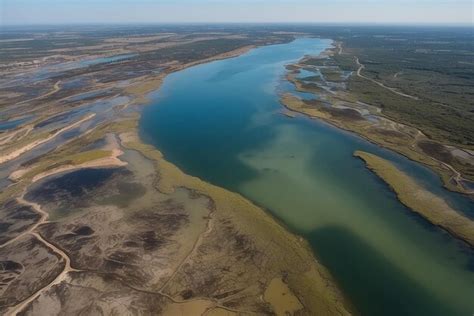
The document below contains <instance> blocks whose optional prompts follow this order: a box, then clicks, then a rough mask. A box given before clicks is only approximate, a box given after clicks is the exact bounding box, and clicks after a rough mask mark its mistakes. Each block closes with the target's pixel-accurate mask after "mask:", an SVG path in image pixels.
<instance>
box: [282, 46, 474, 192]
mask: <svg viewBox="0 0 474 316" xmlns="http://www.w3.org/2000/svg"><path fill="white" fill-rule="evenodd" d="M336 50H337V51H336ZM341 51H342V45H340V44H339V43H336V46H334V45H333V46H331V47H329V48H327V49H326V50H324V51H323V52H321V53H320V54H319V55H318V57H319V58H324V57H327V56H331V55H333V54H336V53H337V54H339V53H340V52H341ZM304 58H305V57H303V58H302V59H300V60H299V61H298V62H296V63H294V64H291V66H293V65H294V66H295V67H297V69H299V68H300V67H301V66H300V65H299V64H300V63H301V61H302V60H304ZM290 73H291V71H290V72H288V73H287V75H286V76H285V79H284V80H286V81H288V82H289V83H291V84H293V85H295V90H296V91H298V92H305V93H312V94H317V93H316V92H311V91H308V90H307V89H306V90H305V89H303V90H301V89H300V81H298V79H297V78H296V77H295V76H290V75H289V74H290ZM328 93H330V92H329V91H328ZM333 93H334V92H333ZM290 98H291V100H290ZM338 100H339V99H338ZM280 103H281V104H282V106H283V107H284V108H285V109H287V110H289V111H292V112H297V113H300V114H302V115H305V116H307V117H309V118H311V119H319V120H321V121H324V122H326V123H328V124H330V125H331V126H333V127H335V128H338V129H341V130H345V131H348V132H351V133H354V134H355V135H357V136H359V137H361V138H363V139H365V140H367V141H369V142H371V143H372V144H375V145H377V146H380V147H382V148H385V149H387V150H391V151H394V152H396V153H398V154H400V155H402V156H404V157H405V158H407V159H409V160H411V161H413V162H417V163H420V164H422V165H423V166H425V167H427V168H429V169H430V170H431V171H432V172H434V173H435V174H436V175H437V176H438V177H439V178H440V180H441V182H442V183H443V186H444V188H446V189H447V190H449V191H452V192H457V193H461V194H464V195H466V196H467V197H468V198H471V197H473V196H474V190H469V189H467V188H465V187H464V186H463V184H462V181H459V180H464V178H463V177H462V174H461V173H460V172H459V171H457V170H456V169H455V168H454V167H453V166H451V165H449V164H447V163H445V162H443V161H439V160H438V159H436V158H434V157H432V156H430V155H428V154H426V153H423V152H420V151H414V152H413V150H412V147H408V146H405V145H403V144H400V145H396V144H393V143H390V142H386V143H384V142H382V141H380V140H377V139H375V138H374V137H369V136H368V135H369V134H364V133H363V132H362V131H361V130H363V127H362V128H360V129H361V130H358V129H357V128H354V126H353V127H351V126H347V123H345V122H344V121H343V120H342V119H338V118H335V117H333V116H331V115H330V114H329V112H323V111H321V110H319V109H318V108H317V107H312V108H310V107H308V106H306V104H305V103H304V101H303V100H302V99H300V98H299V97H297V96H296V95H294V94H293V93H291V92H288V93H283V94H282V95H281V97H280ZM378 116H380V117H381V118H385V119H388V120H390V121H392V122H394V123H395V124H400V125H406V124H404V123H400V122H398V121H396V120H394V119H392V118H390V117H386V116H385V115H384V114H383V113H382V111H380V112H379V114H378ZM406 126H409V127H410V128H413V129H416V130H417V131H419V132H421V131H420V130H419V129H418V128H417V127H416V126H411V125H406ZM421 133H422V132H421ZM422 135H423V136H424V134H423V133H422ZM372 136H373V135H372ZM382 138H383V137H382ZM425 138H426V140H427V141H429V140H430V139H429V138H428V137H426V136H425ZM416 141H417V139H416V138H414V142H416ZM442 145H444V144H442ZM449 145H450V146H452V145H451V144H449ZM412 146H416V145H414V144H413V145H412ZM405 147H406V148H405ZM456 148H458V147H456ZM458 149H460V150H463V148H462V147H459V148H458ZM407 150H408V151H407ZM417 156H419V157H417ZM427 159H429V160H430V161H427ZM451 180H455V182H456V184H453V183H452V182H451ZM468 181H469V180H468Z"/></svg>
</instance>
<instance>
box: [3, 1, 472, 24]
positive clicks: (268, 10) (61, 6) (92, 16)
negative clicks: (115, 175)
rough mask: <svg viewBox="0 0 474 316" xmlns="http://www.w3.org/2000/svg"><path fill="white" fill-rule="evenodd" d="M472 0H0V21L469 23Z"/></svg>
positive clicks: (15, 22)
mask: <svg viewBox="0 0 474 316" xmlns="http://www.w3.org/2000/svg"><path fill="white" fill-rule="evenodd" d="M473 19H474V0H358V1H356V0H0V25H11V24H15V25H31V24H76V23H170V22H178V23H182V22H187V23H192V22H199V23H203V22H212V23H217V22H262V23H265V22H267V23H269V22H311V23H375V24H394V23H396V24H398V23H402V24H470V25H473V23H474V22H473Z"/></svg>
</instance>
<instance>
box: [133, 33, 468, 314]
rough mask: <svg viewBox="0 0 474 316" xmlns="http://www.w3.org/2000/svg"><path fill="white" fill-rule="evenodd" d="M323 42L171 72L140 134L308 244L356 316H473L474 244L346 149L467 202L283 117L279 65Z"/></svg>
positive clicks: (352, 139)
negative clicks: (408, 203) (424, 213)
mask: <svg viewBox="0 0 474 316" xmlns="http://www.w3.org/2000/svg"><path fill="white" fill-rule="evenodd" d="M330 43H331V42H330V41H329V40H321V39H298V40H296V41H294V42H292V43H290V44H283V45H274V46H269V47H261V48H257V49H255V50H252V51H251V52H249V53H247V54H245V55H242V56H240V57H237V58H232V59H227V60H222V61H216V62H212V63H208V64H204V65H199V66H196V67H193V68H189V69H185V70H183V71H180V72H177V73H174V74H171V75H169V76H168V77H167V78H166V80H165V82H164V84H163V85H162V87H161V88H160V90H159V91H158V92H157V93H156V94H155V95H154V102H153V104H152V105H150V106H147V107H145V108H144V111H143V115H142V118H141V121H140V127H141V135H142V137H143V139H144V140H145V141H147V142H150V143H152V144H154V145H156V147H157V148H159V149H160V150H161V151H162V152H163V153H164V155H165V157H166V159H168V160H169V161H171V162H173V163H175V164H176V165H177V166H179V167H180V168H181V169H182V170H183V171H185V172H186V173H188V174H191V175H194V176H198V177H200V178H202V179H204V180H206V181H209V182H211V183H213V184H216V185H219V186H223V187H225V188H228V189H230V190H232V191H236V192H239V193H241V194H242V195H244V196H246V197H247V198H249V199H250V200H252V201H254V202H256V203H257V204H259V205H262V206H264V207H265V208H266V209H268V210H269V212H271V213H272V214H273V215H274V216H276V217H278V218H279V219H280V220H281V221H282V222H283V223H285V224H286V225H287V226H288V228H289V229H291V230H292V231H294V232H296V233H298V234H301V235H302V236H303V237H305V238H306V239H307V240H308V241H309V242H310V244H311V246H312V247H313V249H314V251H315V253H316V255H317V257H318V258H319V259H320V261H321V262H322V263H323V264H324V265H325V266H327V267H328V268H329V270H330V271H331V273H332V274H333V276H334V277H335V279H336V280H337V282H338V283H339V285H340V287H341V288H342V289H343V291H344V292H345V293H346V295H347V296H348V297H349V298H350V299H351V300H352V302H353V303H354V305H355V306H356V308H357V310H358V311H359V312H360V313H361V314H362V315H471V314H472V313H473V312H474V300H473V297H474V295H473V294H474V254H473V251H472V249H470V248H468V247H467V246H466V245H465V244H464V243H462V242H460V241H457V240H455V239H453V238H452V237H451V236H450V235H448V234H447V233H445V232H444V231H442V230H441V229H439V228H437V227H434V226H432V225H431V224H429V223H428V222H426V221H425V220H423V219H422V218H420V217H419V216H417V215H415V214H414V213H413V212H411V211H410V210H408V209H407V208H406V207H404V206H403V205H402V204H400V203H399V201H398V200H397V199H396V197H395V195H394V193H393V192H391V191H390V190H389V188H388V187H387V185H386V184H385V183H383V181H381V180H380V179H379V178H378V177H376V176H375V175H373V174H372V173H371V172H370V171H368V170H367V168H366V167H365V165H364V163H363V162H362V161H360V160H359V159H356V158H354V157H353V152H354V151H355V150H365V151H368V152H372V153H375V154H377V155H380V156H382V157H384V158H387V159H389V160H391V161H393V162H395V163H396V164H397V165H398V166H399V167H400V168H402V169H403V170H405V171H407V172H409V173H410V174H412V175H413V176H415V177H416V178H417V179H419V181H420V183H422V184H423V185H425V186H426V187H427V188H428V189H430V190H432V191H433V192H436V193H437V194H439V195H441V196H443V197H445V198H447V199H448V200H449V203H451V204H452V205H455V206H456V207H457V208H459V209H460V210H461V211H463V212H465V213H466V214H471V215H472V212H473V210H474V204H473V202H472V200H469V199H467V198H465V197H463V196H461V195H458V194H453V193H450V192H448V191H446V190H444V189H443V188H442V186H441V182H440V181H439V178H438V177H437V176H436V175H435V174H433V173H432V172H431V171H429V170H428V169H426V168H424V167H422V166H420V165H418V164H416V163H413V162H411V161H409V160H408V159H406V158H404V157H402V156H400V155H397V154H395V153H392V152H390V151H387V150H384V149H381V148H380V147H378V146H376V145H373V144H371V143H368V142H367V141H365V140H363V139H361V138H359V137H357V136H355V135H354V134H351V133H348V132H344V131H341V130H339V129H336V128H334V127H332V126H329V125H328V124H325V123H323V122H320V121H317V120H311V119H308V118H305V117H303V116H300V117H297V118H288V117H285V116H283V115H281V114H280V113H281V110H282V106H281V105H280V103H279V97H278V92H279V91H280V90H281V86H282V84H281V80H282V79H283V77H284V75H285V68H284V66H285V64H288V63H290V62H293V61H296V60H298V59H299V58H301V57H302V56H304V55H305V54H318V53H319V52H321V51H322V50H324V49H325V48H326V47H328V46H329V45H330ZM285 88H288V86H285Z"/></svg>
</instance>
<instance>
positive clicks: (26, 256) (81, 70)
mask: <svg viewBox="0 0 474 316" xmlns="http://www.w3.org/2000/svg"><path fill="white" fill-rule="evenodd" d="M196 28H197V29H200V32H197V33H195V32H196V29H193V30H192V31H190V30H189V29H188V28H179V27H178V28H173V27H164V26H163V27H162V28H159V30H157V29H155V28H154V27H152V26H150V27H143V28H142V27H137V28H131V29H125V30H124V29H121V28H119V29H115V28H111V29H99V30H98V31H97V32H95V36H94V38H90V37H88V35H87V31H85V32H82V31H81V30H80V28H79V29H78V30H76V31H75V32H77V33H74V34H81V36H83V39H82V40H79V42H77V40H73V41H72V42H71V40H70V39H68V38H65V39H64V38H62V35H57V34H51V35H48V36H43V33H41V32H42V31H41V30H38V31H35V32H37V33H38V34H36V35H35V32H31V34H29V36H37V38H36V40H35V41H32V42H20V43H19V44H18V43H17V44H15V43H13V44H12V43H9V44H7V45H6V46H7V47H6V48H7V49H9V48H12V47H10V46H12V45H19V46H22V47H23V46H28V45H30V44H31V45H33V46H35V47H36V48H38V47H40V48H41V49H32V48H31V47H30V48H27V47H23V48H22V50H20V51H19V52H18V54H15V55H12V54H9V53H8V51H7V50H2V49H1V48H0V56H2V57H3V58H4V59H5V61H6V62H9V64H8V66H7V67H4V68H1V69H0V71H1V72H2V75H3V76H2V79H1V80H0V81H1V82H0V86H1V87H2V91H1V92H0V111H1V114H2V122H4V121H16V120H17V119H20V118H22V117H24V116H23V115H24V114H25V112H26V113H27V114H28V115H30V114H31V115H32V119H31V120H30V121H25V122H23V123H20V124H19V125H17V126H14V127H11V128H10V127H9V128H8V129H7V130H5V131H1V132H0V151H1V154H2V159H3V157H4V156H7V155H8V156H9V157H11V156H10V155H11V153H15V151H16V150H17V149H18V148H20V147H21V148H25V151H23V152H20V153H19V152H16V153H15V155H16V157H14V158H11V159H10V158H9V159H8V161H4V162H3V163H0V177H1V179H0V187H1V188H2V191H1V192H0V202H1V203H0V205H1V208H0V210H1V213H0V215H1V217H0V220H1V224H2V225H1V226H0V227H1V229H2V237H3V243H2V244H1V245H0V255H1V258H2V267H4V274H2V280H3V281H4V282H2V283H4V286H2V288H1V290H2V292H1V296H0V309H1V312H2V313H6V314H27V315H36V314H62V313H63V314H68V315H69V314H72V315H74V314H93V313H103V314H113V313H117V314H127V313H137V314H152V313H153V314H165V315H167V314H168V315H175V314H177V313H184V314H197V315H239V314H240V315H246V314H258V315H275V314H276V315H285V314H287V313H290V314H292V313H293V314H297V315H298V314H302V315H315V314H316V315H319V314H321V315H347V314H363V315H381V314H383V315H400V314H404V315H420V314H430V315H464V314H466V313H469V312H471V311H472V309H473V305H472V299H471V297H470V295H469V294H470V290H471V289H472V288H473V284H474V280H473V274H472V262H473V261H472V260H473V259H472V258H473V253H472V249H470V248H468V247H466V245H465V244H463V243H461V242H459V241H457V240H455V239H453V238H452V236H450V235H449V234H447V233H445V231H443V230H441V229H439V228H438V227H436V226H433V225H431V224H430V223H428V222H427V221H426V220H424V219H422V218H420V217H419V216H415V215H414V214H413V212H411V211H410V210H409V209H407V208H406V207H404V206H403V205H402V204H401V203H400V202H399V201H398V200H397V198H396V196H395V194H394V193H393V192H392V191H391V190H389V188H388V186H387V185H386V184H385V183H383V182H382V181H381V180H380V179H379V178H378V177H377V176H375V175H373V174H372V173H371V172H370V171H368V170H367V169H366V167H365V166H364V164H363V162H362V161H359V160H358V159H356V158H354V157H353V152H354V151H355V150H364V151H367V152H372V153H374V154H377V155H379V156H380V157H383V158H384V159H388V160H390V161H391V163H394V164H395V165H396V166H397V168H400V170H402V171H404V172H407V173H410V174H411V175H413V176H414V177H415V178H416V180H417V182H418V183H419V184H420V185H422V186H423V187H424V188H426V189H428V190H429V191H430V192H433V193H435V194H437V195H439V196H442V197H443V198H445V199H446V201H447V203H448V204H449V205H450V206H451V207H453V208H455V209H456V210H458V211H460V212H462V213H463V214H464V215H465V216H466V217H469V218H472V217H473V216H474V215H473V214H472V209H474V207H473V204H472V201H471V200H469V199H465V197H463V196H462V195H458V194H455V193H452V192H449V191H447V190H445V189H444V188H443V187H442V184H441V182H440V181H439V179H438V177H437V176H436V174H434V173H432V172H430V170H429V169H426V168H424V167H423V166H420V165H419V164H416V163H414V162H412V161H409V160H407V159H406V158H404V157H402V156H400V155H397V154H394V153H393V152H390V151H388V150H385V149H382V148H380V147H378V146H375V145H374V144H370V143H368V142H366V141H365V140H363V139H361V138H358V137H356V136H355V135H353V134H351V133H347V132H344V131H341V130H339V129H336V128H334V127H332V126H328V125H327V124H325V123H323V122H321V121H319V120H310V119H307V118H304V117H302V116H301V115H299V114H295V113H296V112H292V113H291V117H288V116H283V115H281V113H282V110H284V108H283V107H281V104H280V102H279V101H280V99H279V97H280V95H281V93H282V92H283V93H285V92H287V93H291V94H294V95H296V96H298V97H299V98H300V99H301V100H304V101H305V102H309V104H307V105H313V106H323V105H327V104H326V103H325V102H324V100H323V98H322V96H323V94H324V93H330V94H333V92H334V90H337V91H339V90H343V89H344V85H345V80H346V79H347V78H348V76H349V74H348V73H347V72H346V71H342V72H341V75H340V78H339V70H337V69H335V68H331V67H329V68H325V69H323V70H321V71H320V72H315V75H314V76H310V77H314V78H311V79H312V80H314V82H320V81H321V76H326V78H328V79H331V80H332V81H333V82H330V83H329V84H327V85H323V86H322V87H319V86H317V85H315V84H313V83H312V84H310V87H311V91H310V92H309V91H306V92H304V91H297V90H294V87H293V86H292V85H291V84H288V83H289V81H288V79H291V78H288V75H291V71H295V72H296V70H298V66H295V64H297V63H298V61H300V60H301V58H306V57H304V56H305V55H310V57H315V56H317V55H318V54H319V53H320V52H324V51H326V52H327V49H328V48H330V44H331V43H332V41H331V40H329V39H327V40H326V39H316V38H311V36H314V35H315V33H314V32H312V31H310V30H309V29H308V30H306V31H303V30H301V32H296V33H293V32H280V31H278V28H277V29H273V27H271V28H269V29H266V30H263V31H262V30H260V31H258V32H256V31H254V30H252V29H249V28H246V27H244V28H241V27H240V26H232V27H231V26H229V27H228V28H226V29H225V30H226V31H225V32H222V29H221V27H220V26H219V27H217V26H216V27H209V28H208V27H207V26H206V27H203V28H199V27H196ZM137 31H138V33H137ZM150 33H152V34H158V35H157V36H152V35H150ZM295 36H297V37H298V39H296V40H295ZM71 38H75V37H74V36H72V37H71ZM328 38H330V37H328ZM29 43H30V44H29ZM81 43H82V44H84V45H79V44H81ZM272 44H273V45H272ZM63 45H64V47H63ZM78 45H79V46H78ZM267 45H272V46H267ZM52 46H55V47H58V46H59V47H62V48H60V49H61V54H59V55H58V54H56V53H54V52H51V51H50V50H49V49H48V47H52ZM76 46H78V47H77V49H76V48H71V47H76ZM27 52H31V53H27ZM53 53H54V54H53ZM124 55H125V56H127V57H126V58H122V57H123V56H124ZM114 56H116V57H117V58H118V59H116V58H114ZM307 57H308V56H307ZM316 59H317V58H310V60H311V62H315V60H316ZM94 60H96V61H107V62H105V63H104V62H99V63H96V62H92V63H89V62H88V61H94ZM71 64H72V65H74V67H69V66H68V65H71ZM50 66H51V68H49V67H50ZM56 66H57V67H56ZM38 68H40V70H41V69H45V72H43V73H41V71H40V72H39V74H38ZM48 69H55V70H54V71H50V70H48ZM299 71H300V73H299V74H298V78H299V79H307V78H308V77H307V76H308V75H310V74H309V72H312V71H310V70H307V69H304V71H303V70H302V69H301V68H300V70H299ZM306 71H307V72H306ZM295 75H296V74H295ZM316 77H318V78H316ZM305 81H307V80H305ZM306 84H308V83H306ZM297 88H298V87H297ZM183 89H184V90H183ZM298 89H299V88H298ZM299 90H304V89H299ZM315 92H317V93H316V94H315ZM149 93H152V94H151V95H150V94H149ZM318 97H319V98H318ZM145 103H151V104H149V105H146V106H144V105H145ZM356 112H357V113H356ZM88 114H94V116H93V117H90V119H88V120H86V121H80V120H81V119H82V118H85V117H87V116H85V115H88ZM326 114H328V115H333V116H337V117H338V119H341V120H342V119H344V120H354V118H357V120H355V121H360V120H359V119H358V118H360V117H363V118H364V119H365V118H367V119H371V120H373V121H378V120H379V115H377V114H380V113H379V112H378V111H377V109H376V108H374V107H372V106H370V105H369V104H358V108H357V111H356V110H354V109H352V108H348V107H347V106H346V105H343V104H336V106H335V107H334V108H331V109H328V110H327V111H326ZM4 117H5V119H4ZM75 122H79V123H78V124H77V125H75V126H74V127H73V128H68V127H69V126H70V125H72V124H74V123H75ZM389 125H390V124H383V126H384V127H389ZM403 131H406V132H408V133H410V131H411V130H410V129H403ZM50 137H51V138H50ZM38 142H39V143H38ZM15 143H17V144H18V145H20V146H17V148H15ZM31 144H36V145H35V146H30V145H31ZM421 147H423V148H424V150H426V151H433V148H432V147H433V146H432V145H430V144H428V145H424V144H423V145H422V146H421ZM435 149H436V148H435ZM435 151H437V150H435ZM452 152H453V153H456V157H460V158H459V159H461V160H463V159H464V160H465V157H469V153H462V152H461V153H458V151H456V150H454V149H453V151H452ZM4 154H5V155H4ZM443 157H446V155H445V154H443ZM454 180H460V181H461V182H462V181H463V179H460V178H459V179H458V178H456V177H455V178H454ZM12 249H13V250H12ZM3 259H4V260H3ZM12 289H14V290H13V291H12ZM12 293H14V295H12ZM17 298H19V299H17Z"/></svg>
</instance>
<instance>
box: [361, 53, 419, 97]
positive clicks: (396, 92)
mask: <svg viewBox="0 0 474 316" xmlns="http://www.w3.org/2000/svg"><path fill="white" fill-rule="evenodd" d="M356 63H357V66H359V68H358V69H357V76H358V77H360V78H363V79H365V80H369V81H370V82H373V83H375V84H376V85H378V86H380V87H382V88H384V89H387V90H388V91H390V92H392V93H395V94H398V95H399V96H402V97H405V98H410V99H413V100H419V98H418V97H415V96H413V95H410V94H406V93H403V92H400V91H398V90H397V89H395V88H390V87H387V86H386V85H384V84H383V83H381V82H378V81H377V80H374V79H372V78H369V77H367V76H364V75H363V74H362V73H361V72H362V70H363V69H364V68H365V65H363V64H361V62H360V60H359V57H356Z"/></svg>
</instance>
